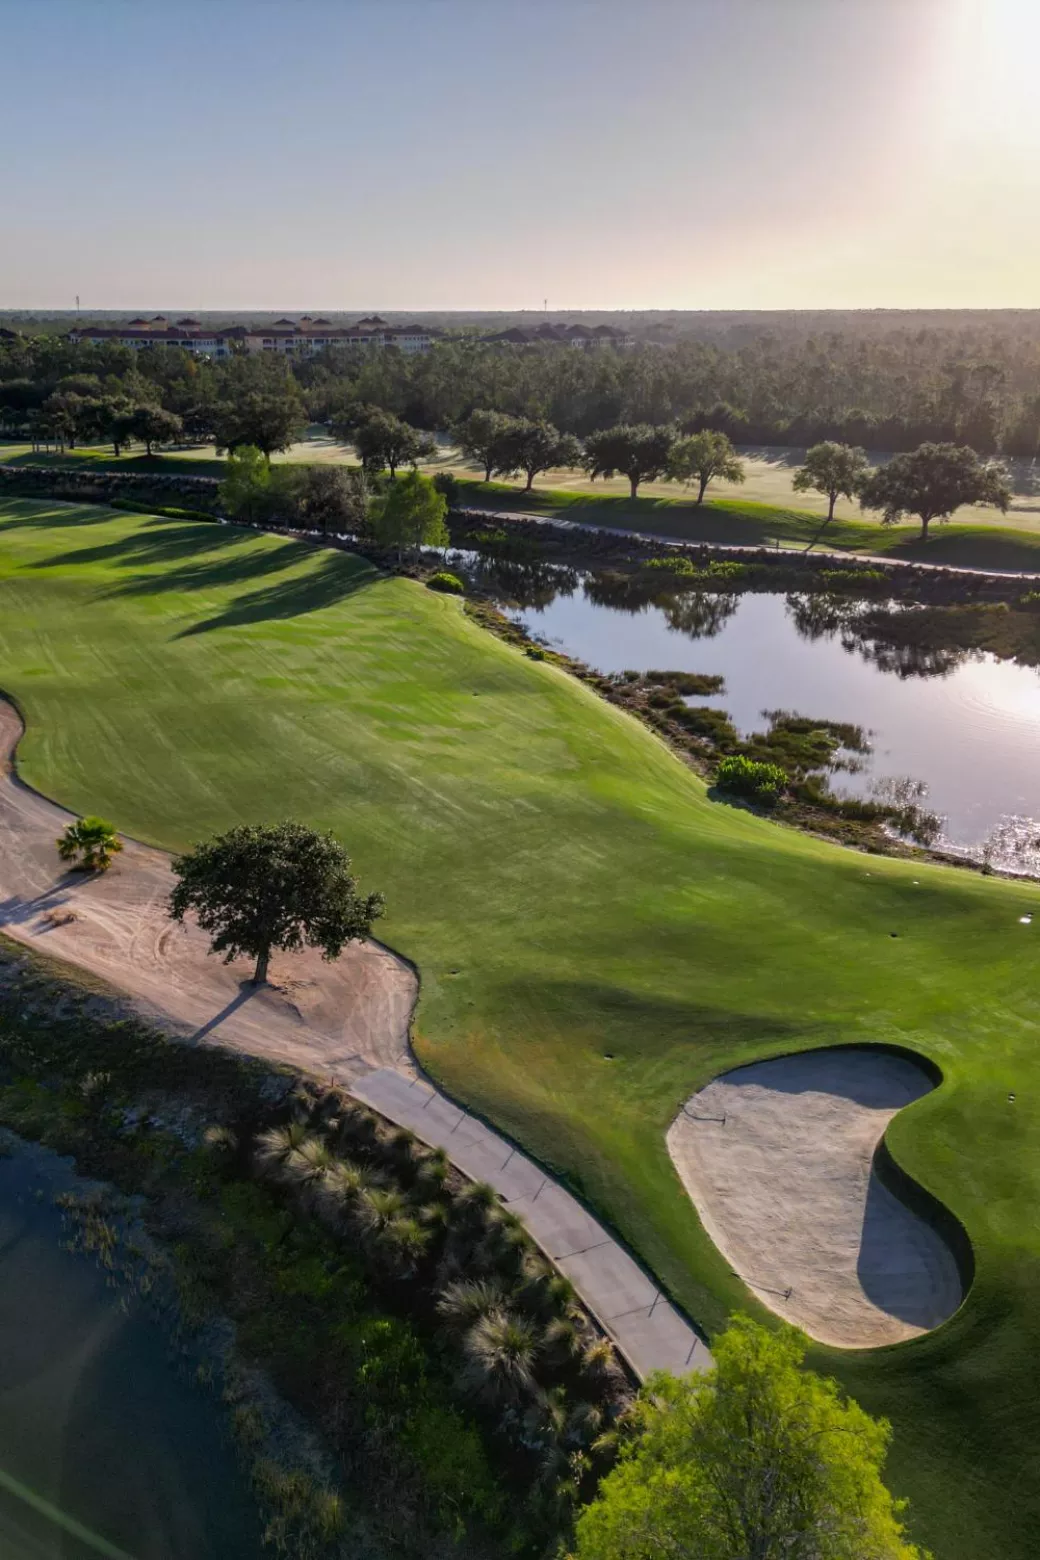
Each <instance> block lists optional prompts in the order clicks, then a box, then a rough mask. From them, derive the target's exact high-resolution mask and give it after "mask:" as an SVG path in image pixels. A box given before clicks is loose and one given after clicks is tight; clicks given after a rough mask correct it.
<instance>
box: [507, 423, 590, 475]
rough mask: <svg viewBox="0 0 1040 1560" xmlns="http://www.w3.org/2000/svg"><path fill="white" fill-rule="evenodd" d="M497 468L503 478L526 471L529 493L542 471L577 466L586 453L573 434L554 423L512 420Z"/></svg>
mask: <svg viewBox="0 0 1040 1560" xmlns="http://www.w3.org/2000/svg"><path fill="white" fill-rule="evenodd" d="M504 422H505V424H506V426H505V429H504V433H503V437H502V441H501V446H500V449H499V453H498V457H497V461H496V465H495V469H496V471H498V472H499V473H500V474H501V475H502V476H513V475H515V474H516V473H517V472H521V471H522V472H523V473H524V475H525V476H526V478H527V481H526V483H525V484H524V489H525V491H526V492H529V491H530V489H531V487H532V485H533V483H534V479H535V477H536V476H537V475H538V473H539V472H540V471H548V470H550V469H551V468H552V467H553V466H577V465H578V464H579V463H580V461H581V456H582V450H581V445H580V444H579V443H578V440H577V439H576V438H574V436H573V434H569V433H561V432H560V430H559V429H558V428H554V427H553V426H552V424H551V423H547V422H542V421H538V420H535V419H533V418H529V417H508V418H505V419H504Z"/></svg>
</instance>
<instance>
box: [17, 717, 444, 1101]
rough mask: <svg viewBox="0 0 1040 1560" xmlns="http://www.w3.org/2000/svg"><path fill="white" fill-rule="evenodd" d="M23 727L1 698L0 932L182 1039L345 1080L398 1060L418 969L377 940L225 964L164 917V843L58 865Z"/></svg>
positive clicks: (204, 941) (198, 935)
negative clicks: (26, 774)
mask: <svg viewBox="0 0 1040 1560" xmlns="http://www.w3.org/2000/svg"><path fill="white" fill-rule="evenodd" d="M21 734H22V723H21V720H20V719H19V717H18V714H17V713H16V711H15V710H14V709H13V708H12V707H11V705H10V704H8V703H6V702H5V701H4V700H0V928H2V929H3V930H4V931H5V932H7V933H8V935H9V936H11V937H16V938H17V939H18V940H19V941H20V942H24V943H28V944H30V945H31V946H33V947H37V948H39V949H41V950H42V951H43V952H46V953H50V954H53V955H54V957H55V958H59V959H66V960H68V961H69V962H70V963H72V964H77V965H80V966H81V967H83V968H85V969H88V970H91V971H93V972H94V973H95V974H97V975H100V976H102V977H103V978H104V979H106V980H109V981H111V982H112V984H113V985H115V986H118V987H120V988H121V989H122V990H123V991H125V992H127V993H128V994H129V995H130V996H131V997H132V998H133V999H134V1001H135V1004H136V1005H137V1006H138V1007H139V1009H140V1010H141V1011H142V1012H143V1013H145V1014H146V1015H147V1017H148V1018H149V1019H151V1020H153V1021H158V1022H159V1023H161V1024H162V1026H163V1027H164V1028H165V1029H167V1030H168V1031H169V1032H171V1033H173V1034H176V1035H177V1036H179V1037H180V1038H182V1039H190V1040H196V1041H199V1042H203V1041H206V1040H210V1041H213V1042H215V1043H218V1044H220V1045H226V1046H230V1047H232V1048H233V1049H235V1050H241V1051H249V1052H253V1053H254V1054H258V1055H262V1056H267V1057H270V1058H271V1059H272V1060H274V1061H279V1062H286V1063H288V1064H289V1065H291V1066H295V1067H300V1068H303V1069H306V1070H308V1071H310V1072H317V1073H322V1074H325V1075H334V1076H335V1077H336V1079H337V1080H338V1081H342V1082H352V1081H354V1080H355V1079H356V1078H358V1077H360V1076H361V1075H362V1074H364V1073H365V1072H367V1071H368V1070H369V1069H370V1068H372V1067H397V1068H401V1067H404V1068H406V1069H407V1068H409V1066H410V1055H409V1046H408V1024H409V1020H410V1017H411V1012H412V1008H413V1006H414V1003H415V997H416V980H415V975H414V973H413V972H412V970H411V969H410V967H409V966H408V965H406V964H405V963H404V962H403V960H401V959H398V958H396V957H395V956H394V955H393V954H392V953H390V952H389V951H388V950H387V949H385V948H381V947H379V946H378V945H377V944H375V943H371V942H367V943H351V944H349V945H348V946H347V947H346V948H345V949H344V950H343V954H342V956H341V957H340V958H339V959H337V960H336V961H335V963H332V964H327V963H325V961H324V960H323V959H322V957H321V955H320V954H319V953H318V952H316V951H315V950H313V949H307V950H305V951H303V952H301V953H296V954H276V955H275V956H274V957H273V958H272V961H271V979H270V984H269V985H268V986H265V987H261V988H259V989H257V988H254V987H253V986H252V985H251V983H250V981H249V976H250V974H251V967H250V966H249V965H247V964H246V963H245V961H241V962H239V963H237V964H233V965H227V964H223V963H222V962H221V960H220V958H219V956H214V955H211V954H210V953H209V940H208V938H207V937H206V936H205V934H204V933H203V932H201V931H200V930H199V929H198V927H197V926H195V925H194V924H185V925H180V924H179V923H177V922H174V921H171V920H170V919H169V916H168V915H167V911H166V904H167V900H168V897H169V893H170V889H171V887H172V886H173V874H172V872H171V870H170V861H169V857H168V856H166V855H165V854H164V853H163V852H162V851H158V850H151V849H149V848H148V847H147V846H144V845H138V844H136V843H134V842H133V841H128V842H127V844H126V848H125V850H124V851H123V853H122V855H121V856H119V858H118V860H117V862H116V865H115V866H113V867H112V868H111V869H110V870H109V871H108V872H107V873H105V874H104V875H103V876H101V877H98V876H87V877H84V876H81V875H79V874H76V873H73V872H66V871H64V869H63V868H62V865H61V862H60V861H59V859H58V853H57V851H56V849H55V840H56V839H57V837H58V835H59V834H60V833H61V832H62V830H63V829H64V828H65V825H66V824H67V823H68V822H69V820H70V817H71V814H69V813H67V812H65V811H64V809H63V808H61V807H57V806H55V805H54V804H53V803H52V802H49V801H47V800H46V799H45V798H44V797H42V796H40V795H39V794H38V793H37V792H35V791H32V790H30V789H29V787H27V786H25V785H23V784H22V783H21V782H20V781H19V780H18V778H17V776H16V775H15V772H14V752H15V748H16V746H17V744H18V741H19V738H20V737H21Z"/></svg>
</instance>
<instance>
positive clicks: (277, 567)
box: [102, 542, 305, 601]
mask: <svg viewBox="0 0 1040 1560" xmlns="http://www.w3.org/2000/svg"><path fill="white" fill-rule="evenodd" d="M304 556H305V554H304V553H303V552H302V551H301V548H300V544H299V543H298V542H286V543H284V544H283V545H282V546H281V547H277V548H265V549H264V550H263V551H258V550H256V549H253V548H250V549H247V550H245V551H242V552H238V553H232V554H231V556H230V557H228V556H224V555H222V556H221V557H219V558H205V559H203V560H201V561H193V562H191V563H186V564H184V565H183V567H181V568H167V569H162V570H160V571H157V572H155V573H152V574H134V575H132V576H131V577H130V579H128V580H122V581H121V582H120V583H119V584H118V585H113V587H112V589H111V590H107V591H105V592H104V593H103V596H102V599H103V600H105V601H112V600H116V599H119V598H125V597H128V596H161V595H165V594H166V593H168V592H170V591H192V590H220V589H227V588H229V587H230V586H233V585H245V584H248V583H249V582H250V581H251V580H257V579H262V578H264V577H265V576H266V575H269V574H281V573H283V572H284V570H286V569H289V568H292V566H293V564H296V563H299V562H300V561H301V558H302V557H304Z"/></svg>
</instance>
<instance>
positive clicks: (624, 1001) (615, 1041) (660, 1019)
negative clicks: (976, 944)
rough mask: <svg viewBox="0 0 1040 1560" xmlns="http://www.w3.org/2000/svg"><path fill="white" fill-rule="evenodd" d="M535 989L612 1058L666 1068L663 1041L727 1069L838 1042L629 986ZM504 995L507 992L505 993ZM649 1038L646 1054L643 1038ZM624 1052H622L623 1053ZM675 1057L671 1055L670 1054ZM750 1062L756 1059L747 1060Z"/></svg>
mask: <svg viewBox="0 0 1040 1560" xmlns="http://www.w3.org/2000/svg"><path fill="white" fill-rule="evenodd" d="M696 962H697V961H696V959H695V958H694V957H691V959H690V972H691V977H695V976H696ZM531 984H532V982H530V981H524V982H521V983H518V984H517V986H516V989H515V1000H516V1006H517V1009H518V1011H521V1012H522V1011H524V1010H525V1008H526V1007H527V1005H528V1004H529V1001H530V997H529V992H530V987H531ZM537 985H538V986H539V988H540V989H541V991H542V992H544V993H546V995H547V998H548V1001H547V1004H546V1005H547V1006H549V1007H550V1008H551V1009H552V1010H554V1011H556V1012H559V1013H561V1014H564V1013H568V1014H572V1015H574V1023H575V1027H577V1024H578V1017H577V1016H578V1015H581V1019H580V1023H581V1028H582V1029H584V1030H586V1031H590V1030H591V1031H592V1032H593V1033H595V1034H597V1035H602V1036H603V1040H604V1044H606V1045H607V1046H608V1047H610V1048H612V1049H613V1050H614V1051H615V1053H616V1054H617V1055H618V1056H620V1055H622V1054H623V1055H625V1056H627V1057H629V1058H633V1059H634V1058H638V1057H640V1056H645V1058H646V1060H647V1061H648V1062H649V1063H651V1064H653V1063H654V1062H655V1061H656V1062H660V1063H661V1064H666V1052H665V1050H664V1048H662V1049H661V1050H658V1049H657V1047H658V1046H659V1045H660V1043H661V1042H662V1041H663V1042H664V1045H665V1046H666V1047H668V1048H671V1047H672V1046H674V1045H675V1043H676V1042H679V1043H683V1042H685V1041H688V1042H689V1045H690V1047H691V1051H692V1050H693V1048H696V1049H697V1050H698V1051H710V1052H711V1053H712V1054H713V1055H716V1056H718V1055H719V1054H720V1053H723V1052H729V1053H731V1055H730V1059H729V1060H728V1061H727V1062H726V1064H725V1065H726V1066H727V1067H739V1066H741V1065H742V1063H741V1060H740V1058H739V1057H734V1056H733V1055H732V1053H734V1052H739V1051H741V1050H746V1051H747V1052H748V1053H757V1054H758V1055H761V1053H762V1052H763V1051H766V1050H769V1049H772V1048H775V1047H776V1046H777V1045H785V1046H790V1047H791V1049H792V1050H796V1049H797V1050H800V1049H802V1048H803V1047H805V1046H809V1045H814V1046H816V1045H822V1044H825V1043H830V1044H834V1045H837V1044H840V1043H841V1040H840V1038H839V1036H838V1035H837V1034H836V1033H835V1032H834V1030H833V1028H832V1026H831V1025H829V1024H820V1023H818V1022H816V1023H814V1022H810V1021H809V1020H793V1019H792V1020H791V1021H787V1020H785V1019H781V1018H777V1016H776V1015H775V1014H772V1013H770V1014H765V1013H756V1012H750V1011H749V1012H741V1011H733V1010H731V1009H729V1008H717V1007H709V1006H706V1005H705V1004H703V1003H700V1002H697V1001H695V1000H690V1001H686V1000H685V999H684V998H683V997H681V996H676V997H673V996H667V995H662V994H661V993H660V992H652V991H641V990H639V989H637V988H635V987H632V986H621V985H613V984H611V983H610V982H608V981H605V980H603V981H592V980H573V981H553V980H539V981H537ZM694 986H695V979H691V987H694ZM507 990H508V988H507ZM621 1026H624V1028H626V1029H628V1030H629V1033H630V1039H629V1037H625V1036H623V1035H622V1034H619V1028H620V1027H621ZM646 1035H649V1036H651V1037H652V1038H651V1040H650V1042H649V1045H648V1046H647V1047H646V1048H645V1049H644V1036H646ZM622 1047H623V1049H622ZM673 1054H674V1053H673ZM747 1059H748V1061H751V1060H753V1059H754V1057H753V1055H751V1054H749V1055H748V1058H747Z"/></svg>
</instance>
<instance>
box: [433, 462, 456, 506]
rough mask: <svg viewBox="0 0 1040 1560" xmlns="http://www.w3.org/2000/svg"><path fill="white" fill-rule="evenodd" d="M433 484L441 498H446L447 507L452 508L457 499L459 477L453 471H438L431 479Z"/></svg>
mask: <svg viewBox="0 0 1040 1560" xmlns="http://www.w3.org/2000/svg"><path fill="white" fill-rule="evenodd" d="M433 485H434V487H435V488H436V489H437V491H438V493H439V494H440V495H441V497H442V498H444V499H446V500H447V504H448V508H449V509H454V508H455V506H456V504H457V503H458V501H459V479H458V477H457V476H456V475H455V473H454V472H453V471H438V472H437V474H436V476H435V477H434V479H433Z"/></svg>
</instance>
